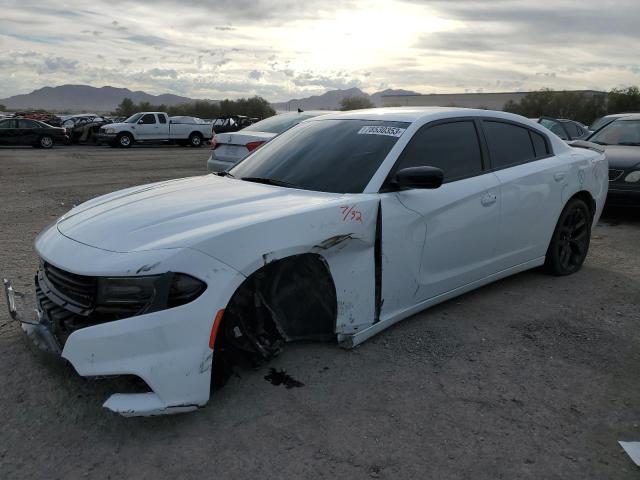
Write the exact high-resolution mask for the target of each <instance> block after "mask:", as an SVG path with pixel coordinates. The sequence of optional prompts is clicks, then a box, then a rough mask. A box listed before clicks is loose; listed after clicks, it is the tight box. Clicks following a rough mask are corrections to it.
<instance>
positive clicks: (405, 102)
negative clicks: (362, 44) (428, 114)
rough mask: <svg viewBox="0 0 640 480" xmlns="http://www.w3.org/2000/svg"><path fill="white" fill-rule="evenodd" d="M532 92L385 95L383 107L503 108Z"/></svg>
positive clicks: (576, 91) (597, 93)
mask: <svg viewBox="0 0 640 480" xmlns="http://www.w3.org/2000/svg"><path fill="white" fill-rule="evenodd" d="M570 92H571V93H582V94H585V95H590V96H596V95H603V96H604V95H606V94H607V93H606V92H599V91H597V90H571V91H570ZM528 93H532V92H501V93H430V94H426V95H383V96H382V106H383V107H463V108H485V109H489V110H503V109H504V106H505V104H506V103H507V102H508V101H510V100H513V101H514V102H519V101H520V100H522V98H523V97H524V96H525V95H527V94H528Z"/></svg>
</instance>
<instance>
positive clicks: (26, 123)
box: [18, 119, 40, 128]
mask: <svg viewBox="0 0 640 480" xmlns="http://www.w3.org/2000/svg"><path fill="white" fill-rule="evenodd" d="M39 126H40V125H38V124H37V123H36V122H34V121H33V120H22V119H20V120H18V128H38V127H39Z"/></svg>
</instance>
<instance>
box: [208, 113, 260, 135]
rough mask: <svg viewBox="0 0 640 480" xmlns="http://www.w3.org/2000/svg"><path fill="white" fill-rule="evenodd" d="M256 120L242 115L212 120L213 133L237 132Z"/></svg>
mask: <svg viewBox="0 0 640 480" xmlns="http://www.w3.org/2000/svg"><path fill="white" fill-rule="evenodd" d="M255 121H257V119H253V118H249V117H245V116H244V115H227V116H225V117H218V118H214V119H213V121H212V123H213V133H226V132H237V131H238V130H242V129H243V128H245V127H248V126H249V125H251V124H252V123H254V122H255Z"/></svg>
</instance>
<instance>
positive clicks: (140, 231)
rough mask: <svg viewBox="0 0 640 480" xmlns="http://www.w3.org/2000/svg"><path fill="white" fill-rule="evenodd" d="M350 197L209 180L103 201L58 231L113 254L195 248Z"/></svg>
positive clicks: (71, 216) (85, 207)
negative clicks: (245, 228) (233, 232)
mask: <svg viewBox="0 0 640 480" xmlns="http://www.w3.org/2000/svg"><path fill="white" fill-rule="evenodd" d="M344 197H345V196H344V195H339V194H333V193H322V192H310V191H306V190H297V189H291V188H284V187H276V186H271V185H263V184H257V183H252V182H245V181H242V180H235V179H230V178H223V177H218V176H215V175H205V176H201V177H191V178H185V179H180V180H172V181H168V182H162V183H157V184H152V185H146V186H142V187H135V188H130V189H127V190H122V191H120V192H115V193H112V194H109V195H105V196H103V197H98V198H96V199H94V200H90V201H89V202H86V203H84V204H82V205H79V206H78V207H76V208H74V209H73V210H71V211H70V212H69V213H67V214H66V215H64V216H63V217H62V218H61V219H60V220H59V221H58V222H57V228H58V231H59V232H60V233H61V234H62V235H64V236H66V237H68V238H71V239H73V240H76V241H78V242H81V243H83V244H86V245H90V246H93V247H96V248H100V249H104V250H109V251H113V252H132V251H143V250H155V249H161V248H180V247H193V246H194V245H196V244H197V243H199V241H201V240H203V239H210V238H212V237H213V236H216V235H219V234H223V233H226V232H228V231H230V230H234V229H237V228H240V227H242V226H244V225H247V224H255V223H258V222H262V221H267V220H270V219H273V218H278V217H281V216H284V215H288V214H292V213H297V212H303V211H305V210H313V209H314V208H318V207H319V206H322V205H326V204H327V203H330V202H332V201H336V202H340V201H341V199H343V198H344Z"/></svg>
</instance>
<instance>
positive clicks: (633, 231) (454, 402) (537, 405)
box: [0, 147, 640, 479]
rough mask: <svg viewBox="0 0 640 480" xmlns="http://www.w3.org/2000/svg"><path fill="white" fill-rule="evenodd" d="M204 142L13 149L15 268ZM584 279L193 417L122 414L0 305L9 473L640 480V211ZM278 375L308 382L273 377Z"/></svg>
mask: <svg viewBox="0 0 640 480" xmlns="http://www.w3.org/2000/svg"><path fill="white" fill-rule="evenodd" d="M207 154H208V151H206V150H205V149H191V148H178V147H175V148H174V147H157V148H149V147H147V148H143V147H140V148H133V149H130V150H126V151H125V150H116V149H109V148H100V147H60V148H54V149H53V150H50V151H42V150H34V149H32V148H25V149H7V148H5V149H2V148H0V202H1V204H2V206H3V209H2V212H3V213H2V215H1V216H0V221H1V225H0V245H2V250H1V252H0V274H1V275H3V276H7V277H10V278H12V279H13V280H14V281H15V283H16V285H17V286H18V287H20V288H30V286H31V282H32V279H33V274H34V270H35V267H36V265H37V258H36V256H35V254H34V251H33V247H32V245H33V238H34V236H35V235H36V233H37V232H38V231H40V230H41V229H42V228H43V227H44V226H45V225H47V224H49V223H50V222H52V221H53V220H54V219H55V218H56V217H58V216H59V215H61V214H63V213H64V212H65V211H67V210H68V209H69V208H71V207H72V206H73V205H74V204H78V203H80V202H82V201H84V200H87V199H89V198H92V197H95V196H97V195H100V194H103V193H106V192H110V191H113V190H116V189H120V188H124V187H128V186H132V185H137V184H141V183H145V182H152V181H157V180H163V179H168V178H177V177H184V176H190V175H199V174H202V173H204V169H205V161H206V158H207ZM593 235H594V237H593V241H592V245H591V251H590V254H589V257H588V259H587V262H586V264H585V266H584V268H583V269H582V271H581V272H579V273H578V274H576V275H573V276H570V277H564V278H553V277H549V276H546V275H544V274H542V273H540V272H538V271H531V272H526V273H523V274H519V275H516V276H514V277H512V278H509V279H506V280H502V281H499V282H497V283H494V284H492V285H489V286H487V287H484V288H481V289H479V290H476V291H475V292H472V293H469V294H466V295H464V296H462V297H459V298H457V299H454V300H452V301H449V302H447V303H445V304H442V305H440V306H437V307H434V308H432V309H430V310H428V311H426V312H423V313H420V314H418V315H415V316H414V317H412V318H410V319H408V320H405V321H404V322H401V323H400V324H398V325H396V326H394V327H392V328H391V329H389V330H387V331H385V332H383V333H382V334H380V335H378V336H377V337H375V338H373V339H372V340H370V341H369V342H367V343H365V344H364V345H362V346H360V347H359V348H356V349H354V350H352V351H346V350H343V349H340V348H339V347H337V346H336V345H333V344H313V343H306V344H296V345H290V346H288V348H287V349H286V350H285V352H284V353H283V354H282V355H281V356H280V357H278V358H276V359H275V360H274V361H272V362H271V364H270V365H268V366H265V367H263V368H260V369H257V370H242V371H238V372H237V373H238V375H237V376H235V377H232V379H231V380H230V381H229V383H228V384H227V385H226V386H225V387H224V388H223V389H221V390H219V391H217V392H216V393H215V395H214V396H213V397H212V399H211V401H210V402H209V404H208V405H207V406H206V408H204V409H201V410H199V411H198V412H195V413H190V414H185V415H177V416H172V417H162V418H150V419H144V418H134V419H125V418H122V417H119V416H117V415H115V414H112V413H110V412H108V411H107V410H104V409H102V407H101V404H102V402H103V401H104V400H105V399H106V398H107V397H108V396H109V394H110V393H113V392H114V391H117V390H115V389H116V388H118V387H119V383H118V382H119V381H115V382H114V381H106V380H103V381H99V380H92V381H90V380H85V379H82V378H81V377H79V376H78V375H76V374H75V373H74V371H73V369H72V368H71V367H69V366H68V365H65V364H62V363H61V362H58V361H54V359H51V358H49V357H47V356H46V355H43V354H39V353H38V352H36V351H35V350H34V348H33V347H32V346H31V345H30V344H29V342H28V341H27V340H26V338H24V336H23V335H22V333H21V330H20V328H19V327H18V326H17V325H16V324H14V323H12V322H9V316H8V314H7V313H6V305H5V301H4V298H2V300H0V360H1V361H0V382H2V387H1V388H0V425H1V428H0V478H2V479H12V478H47V479H55V478H77V477H83V476H84V477H89V478H114V479H115V478H138V479H146V478H149V479H156V478H203V477H209V478H211V477H216V478H238V479H245V478H352V479H358V478H394V479H396V478H443V479H458V478H459V479H468V478H474V479H516V478H523V479H540V478H544V479H559V478H572V479H574V478H575V479H605V478H607V479H609V478H610V479H632V478H633V479H637V478H639V477H640V469H638V468H636V467H635V466H634V465H633V464H632V463H631V461H630V460H629V459H628V458H627V457H626V455H625V454H624V453H623V451H622V449H621V448H620V447H619V446H618V444H617V441H618V440H640V415H639V414H640V404H639V399H640V377H639V376H638V365H639V364H640V348H639V341H640V334H639V333H638V324H639V323H640V311H639V309H638V305H639V304H640V256H639V255H638V248H639V246H640V213H636V212H633V211H609V212H606V215H605V216H604V217H603V219H602V220H601V222H600V224H599V225H598V226H597V227H596V228H595V229H594V232H593ZM269 367H276V368H278V369H284V370H286V371H287V372H288V373H289V374H290V375H291V376H292V377H293V378H295V379H296V380H297V381H299V382H302V383H304V386H303V387H300V388H291V389H287V388H284V387H283V386H273V385H272V384H271V383H269V382H267V381H265V379H264V376H265V375H266V374H267V373H268V368H269Z"/></svg>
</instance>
